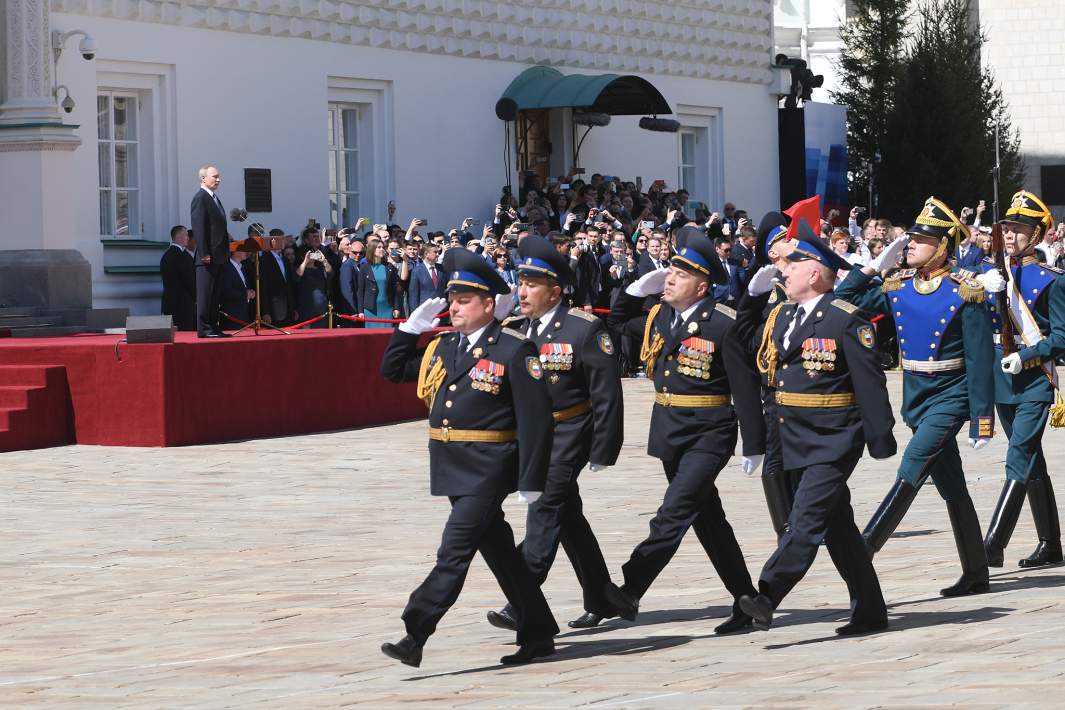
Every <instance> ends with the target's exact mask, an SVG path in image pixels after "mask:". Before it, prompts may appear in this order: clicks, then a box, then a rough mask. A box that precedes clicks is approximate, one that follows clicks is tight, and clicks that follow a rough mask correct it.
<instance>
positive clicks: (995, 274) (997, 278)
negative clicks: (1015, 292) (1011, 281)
mask: <svg viewBox="0 0 1065 710" xmlns="http://www.w3.org/2000/svg"><path fill="white" fill-rule="evenodd" d="M976 280H977V281H979V282H980V285H981V286H983V287H984V290H985V291H987V292H988V293H998V292H999V291H1005V290H1006V279H1004V278H1002V274H1000V273H999V270H998V269H991V271H987V272H985V273H982V274H977V276H976Z"/></svg>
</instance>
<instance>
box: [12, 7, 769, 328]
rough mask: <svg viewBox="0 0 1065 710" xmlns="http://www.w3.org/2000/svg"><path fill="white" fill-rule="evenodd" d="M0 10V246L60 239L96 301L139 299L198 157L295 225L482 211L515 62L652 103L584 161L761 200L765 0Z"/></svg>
mask: <svg viewBox="0 0 1065 710" xmlns="http://www.w3.org/2000/svg"><path fill="white" fill-rule="evenodd" d="M4 8H5V10H4V12H5V16H4V25H3V27H4V32H5V35H4V39H5V42H6V44H7V46H6V47H5V52H4V59H5V61H4V65H3V72H2V73H0V76H2V77H3V78H4V85H3V88H4V93H3V96H2V99H3V101H2V103H0V179H2V181H3V184H4V185H5V189H4V190H3V191H0V235H2V236H0V239H2V240H3V241H2V243H0V248H2V249H14V248H20V249H46V250H47V249H76V250H78V251H79V252H81V254H83V255H84V257H85V258H86V259H87V260H88V261H89V262H90V263H91V264H92V271H93V273H92V291H93V304H94V305H95V306H96V307H129V308H130V309H131V310H132V311H133V312H134V313H152V312H158V307H159V304H158V296H159V293H160V285H159V277H158V273H157V270H156V269H157V265H158V259H159V256H160V248H161V247H164V246H165V243H166V242H167V241H168V239H169V229H170V227H171V226H172V225H174V224H185V223H187V222H188V219H189V216H188V213H189V203H190V200H191V198H192V195H193V192H194V191H195V190H196V189H197V186H198V180H197V169H198V168H199V167H200V166H202V165H205V164H213V165H216V166H217V167H218V168H219V169H220V171H221V174H222V186H221V189H220V193H219V194H220V197H221V199H222V201H223V203H224V204H225V206H226V207H227V209H228V208H232V207H244V206H245V202H246V193H245V188H246V187H251V188H252V192H254V193H255V194H254V195H249V196H247V199H252V198H254V200H253V201H259V200H262V198H264V197H265V196H268V197H269V198H270V199H269V204H268V205H260V206H259V208H258V209H259V211H254V210H249V212H250V213H251V214H250V217H249V219H250V220H251V221H259V222H262V223H263V224H265V225H266V226H267V227H268V228H273V227H278V228H281V229H284V230H285V231H286V232H288V233H297V232H298V231H299V230H300V229H301V228H302V227H303V226H304V225H305V224H306V222H307V220H308V219H315V220H317V221H318V222H320V223H322V224H323V225H327V226H328V225H336V226H351V225H352V224H353V223H354V222H355V219H356V218H357V217H360V216H362V217H367V218H368V219H369V220H370V221H371V222H382V221H385V220H386V218H387V211H386V210H387V207H386V206H387V205H388V203H389V201H395V203H396V208H397V209H396V214H395V219H394V221H395V222H398V223H403V224H405V223H406V222H407V221H409V219H410V218H412V217H415V216H417V217H423V218H426V219H427V220H428V222H429V228H430V229H434V230H435V229H442V230H447V229H448V228H450V227H454V226H458V224H459V222H461V220H462V219H463V218H464V217H467V216H473V217H475V218H478V219H481V220H482V221H483V220H485V219H490V217H491V213H492V209H493V206H494V204H495V202H496V201H498V199H499V195H500V188H501V186H502V185H504V184H507V183H513V184H515V185H517V184H518V182H517V174H516V171H517V169H518V167H519V166H520V163H521V161H520V160H519V159H518V157H519V156H517V155H516V145H515V143H516V136H515V125H514V124H513V123H511V124H509V131H505V128H506V124H505V123H504V122H503V121H501V120H499V119H498V118H497V117H496V115H495V113H494V107H495V104H496V102H497V100H499V98H500V97H501V96H502V94H503V92H504V91H505V90H506V89H507V87H508V85H509V84H510V83H511V82H512V81H513V80H514V79H515V77H517V76H518V75H519V74H521V73H522V72H523V71H524V70H526V69H528V68H530V67H532V66H535V65H549V66H552V67H554V68H555V69H557V70H558V71H560V72H561V73H562V74H566V75H570V74H586V75H596V74H607V73H610V74H618V75H636V76H639V77H642V78H643V79H646V80H647V81H648V82H650V83H651V84H652V85H653V86H654V87H655V88H656V89H657V90H658V92H660V93H661V95H662V97H663V98H664V99H665V100H666V102H668V104H669V107H670V108H671V109H672V112H673V113H672V114H671V115H667V116H663V117H666V118H673V119H676V120H678V121H679V122H680V123H681V130H680V131H679V132H678V133H655V132H650V131H646V130H641V129H639V128H638V127H637V121H638V120H639V118H640V116H636V115H630V116H614V118H613V120H612V122H611V124H610V125H609V126H606V127H599V128H595V129H593V130H592V132H591V134H590V135H589V136H588V138H587V140H585V142H584V144H583V146H582V147H581V149H580V165H581V166H583V167H586V169H587V171H588V173H592V172H602V173H606V174H616V175H620V176H623V177H625V178H626V179H634V178H635V177H636V176H640V177H642V178H643V183H644V185H645V186H646V185H649V184H650V183H651V182H652V181H653V180H656V179H663V180H665V181H666V182H667V184H669V185H670V186H671V187H673V186H676V185H678V184H681V185H682V186H684V187H687V188H688V189H689V190H690V191H691V193H692V195H691V196H692V199H697V200H701V201H704V202H706V203H707V204H709V205H710V206H712V207H714V208H719V207H720V206H721V205H722V204H723V202H724V201H725V200H730V201H732V202H734V203H736V204H737V206H739V207H741V208H746V209H748V210H749V211H750V212H751V213H752V214H759V213H761V212H763V211H765V210H767V209H773V208H776V207H777V206H778V193H779V190H778V184H777V129H776V120H777V110H776V109H777V96H776V95H775V94H774V93H773V92H772V89H771V85H772V80H773V73H772V71H771V70H770V64H771V61H772V50H773V42H772V36H773V6H772V0H701V1H699V2H685V3H680V2H653V1H645V0H579V1H577V2H560V1H557V0H549V1H548V2H524V3H523V2H517V3H515V2H493V1H489V0H382V1H381V2H341V1H334V0H186V1H182V2H167V1H164V0H51V2H50V3H48V0H6V4H5V5H4ZM76 30H81V31H83V32H85V33H87V34H88V35H89V36H90V37H91V40H92V42H94V44H95V47H91V48H93V49H94V50H95V53H94V57H93V58H92V59H91V60H89V61H87V60H85V59H84V58H83V56H82V51H81V49H82V48H84V45H83V44H79V43H82V42H83V41H84V37H83V36H82V35H76V36H72V37H69V38H67V39H65V40H63V38H60V39H61V40H62V47H61V51H60V53H59V54H58V58H57V59H56V56H55V52H54V51H53V50H52V49H51V47H50V46H49V45H50V43H51V42H50V40H51V34H50V33H51V32H53V31H58V32H63V33H70V32H73V31H76ZM42 43H44V46H43V47H42V46H41V44H42ZM33 65H36V69H34V68H33ZM56 87H58V90H56ZM67 97H69V98H70V99H71V100H72V101H73V102H74V106H73V109H72V110H71V111H70V112H69V113H64V112H63V111H62V110H61V109H60V108H57V107H58V106H59V105H60V104H62V103H64V102H66V98H67ZM66 103H68V105H69V102H66ZM49 104H50V106H49ZM27 106H29V109H27V108H26V107H27ZM49 111H51V114H50V115H49ZM570 118H571V110H570V109H568V108H558V109H552V110H550V111H547V112H546V113H544V114H543V116H542V121H543V122H542V124H541V125H540V129H541V130H543V131H544V132H545V137H547V138H548V139H549V140H548V141H547V143H546V144H545V145H549V148H548V149H546V150H541V152H542V153H543V155H542V156H540V158H539V159H540V160H541V161H542V162H543V165H542V166H536V167H539V168H541V169H542V170H543V171H546V174H550V175H557V174H560V173H563V172H564V171H565V170H566V169H567V168H568V167H569V166H571V165H572V161H573V151H574V147H575V146H574V143H575V140H574V136H575V135H576V136H577V137H578V138H579V135H580V134H582V133H583V129H581V130H580V131H574V130H573V126H572V124H571V121H570ZM57 121H61V123H62V124H63V126H65V127H63V126H58V125H56V122H57ZM508 139H509V142H508ZM504 151H507V152H508V153H509V156H510V161H509V164H510V167H511V170H510V174H509V175H508V174H507V171H506V170H505V168H504V160H503V158H504ZM526 167H528V166H526ZM249 170H250V171H252V172H246V171H249ZM264 170H267V171H269V189H268V190H265V183H264V173H263V172H262V171H264ZM255 171H258V172H255ZM246 182H247V183H248V184H246ZM9 185H10V186H14V187H13V189H8V188H7V187H6V186H9ZM264 207H269V211H265V209H264ZM243 230H244V225H239V224H235V225H231V233H232V234H233V235H234V236H242V235H243Z"/></svg>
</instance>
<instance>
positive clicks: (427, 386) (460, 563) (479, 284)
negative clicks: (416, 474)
mask: <svg viewBox="0 0 1065 710" xmlns="http://www.w3.org/2000/svg"><path fill="white" fill-rule="evenodd" d="M444 270H445V271H446V272H447V273H448V276H449V279H448V285H447V292H448V296H449V300H450V307H449V314H450V316H451V322H452V324H453V325H454V326H455V328H456V330H457V332H453V333H444V334H441V335H438V336H437V337H436V338H434V339H433V340H432V341H431V342H430V343H429V347H428V348H426V349H425V351H424V353H423V352H418V351H417V345H418V338H419V335H420V334H421V333H422V332H424V331H426V330H428V329H429V328H431V327H432V326H433V324H434V323H433V321H434V318H435V315H436V314H437V313H438V312H439V311H440V309H441V308H442V307H443V305H444V300H443V299H441V298H435V299H429V300H428V301H426V302H425V303H423V304H422V305H421V306H419V307H418V308H416V309H415V310H414V312H413V313H412V314H411V315H410V318H408V319H407V320H406V321H405V322H404V323H403V324H401V325H400V326H399V329H398V330H396V332H395V333H394V334H393V336H392V339H391V341H390V342H389V344H388V348H387V349H386V350H385V353H384V357H383V359H382V362H381V374H382V375H384V377H385V378H386V379H388V380H390V381H392V382H410V381H414V380H417V381H418V396H419V397H422V398H423V399H424V400H425V402H426V404H427V405H428V406H429V426H430V429H429V439H430V441H429V480H430V489H431V491H432V494H433V495H437V496H447V497H448V499H449V500H450V501H451V514H450V516H449V517H448V521H447V524H446V525H445V526H444V535H443V540H442V541H441V543H440V549H439V550H438V551H437V558H436V565H435V566H434V567H433V570H432V571H431V572H430V573H429V576H428V577H427V578H426V579H425V581H424V582H422V584H421V586H419V587H418V588H417V589H415V590H414V592H413V593H412V594H411V595H410V601H408V603H407V608H406V609H404V611H403V623H404V624H405V625H406V627H407V635H406V636H405V637H404V638H403V639H402V640H401V641H399V642H398V643H394V644H392V643H386V644H384V645H382V646H381V650H382V651H383V652H384V653H385V655H387V656H390V657H392V658H395V659H397V660H400V661H402V662H403V663H406V664H407V665H411V666H417V665H419V663H421V658H422V646H424V645H425V642H426V640H427V639H428V638H429V636H430V635H431V634H432V633H433V631H435V630H436V625H437V623H439V621H440V619H441V618H442V617H443V616H444V613H445V612H447V610H448V609H449V608H450V607H451V605H452V604H454V603H455V600H456V599H457V598H458V595H459V592H460V591H461V590H462V584H463V582H464V581H465V579H466V572H467V570H468V569H469V566H470V561H471V560H472V559H473V555H474V553H476V552H478V551H480V553H481V555H482V557H484V560H485V562H486V563H487V564H488V567H489V568H490V569H491V570H492V573H493V574H494V575H495V577H496V580H497V581H498V582H499V585H500V587H502V589H503V592H504V594H506V596H507V599H509V600H510V601H511V602H512V603H513V604H514V608H515V619H516V628H517V631H518V634H517V640H518V644H519V646H520V647H519V649H518V651H517V653H515V654H513V655H509V656H504V657H503V658H502V659H501V662H502V663H504V664H513V663H524V662H527V661H530V660H532V659H534V658H537V657H540V656H546V655H549V654H551V653H554V648H555V646H554V641H553V640H552V637H553V636H554V635H555V634H556V633H558V626H557V625H556V624H555V620H554V618H553V617H552V615H551V610H550V609H548V607H547V601H546V600H545V599H544V595H543V593H542V592H541V591H540V586H539V585H538V584H536V583H535V582H534V581H533V580H532V579H530V577H529V574H528V571H527V570H526V568H525V564H524V563H523V562H522V559H521V555H520V554H519V553H518V551H517V549H516V548H515V546H514V533H513V531H512V530H511V528H510V525H509V524H508V523H507V522H506V520H505V519H504V518H503V510H502V507H501V505H502V502H503V499H504V498H505V497H506V496H507V495H508V494H510V493H513V492H514V491H516V490H517V491H519V498H522V499H524V500H527V501H532V500H535V498H536V497H537V495H538V493H537V492H538V491H542V490H543V489H544V483H545V481H546V478H547V466H548V460H549V454H550V451H551V439H552V429H553V427H552V419H551V411H552V410H551V398H550V396H549V394H548V391H547V384H546V382H545V381H544V370H543V366H542V365H541V363H540V357H539V353H538V352H537V350H536V347H535V346H534V345H533V344H532V343H531V342H529V341H528V340H527V339H526V338H525V336H524V335H523V334H521V333H518V332H516V331H513V330H509V329H506V328H503V327H502V326H501V325H500V324H499V322H498V321H497V320H496V313H497V312H498V310H497V309H500V307H501V305H502V306H503V307H506V308H509V302H512V300H511V299H499V298H498V297H499V295H500V294H507V293H508V292H509V291H510V289H509V287H508V286H507V284H506V282H504V281H503V279H502V278H500V276H499V275H498V274H497V273H496V271H495V270H494V269H493V268H492V267H491V266H490V265H489V264H488V262H486V261H485V260H484V259H482V258H480V257H479V256H477V255H476V254H474V253H473V252H470V251H467V250H465V249H451V250H449V251H448V252H447V254H445V255H444ZM498 300H507V301H509V302H507V303H503V304H499V303H497V301H498ZM419 363H420V365H419Z"/></svg>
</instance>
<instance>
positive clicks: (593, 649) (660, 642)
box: [404, 634, 713, 681]
mask: <svg viewBox="0 0 1065 710" xmlns="http://www.w3.org/2000/svg"><path fill="white" fill-rule="evenodd" d="M712 636H713V634H708V635H705V636H687V635H676V636H647V637H645V638H614V639H596V640H594V641H571V642H565V641H562V642H561V643H556V649H557V650H556V651H555V655H553V656H548V657H547V658H541V659H538V660H536V661H535V663H536V664H537V665H540V664H545V663H555V662H558V661H575V660H579V659H582V658H595V657H598V656H627V655H629V654H633V653H647V652H648V651H664V650H666V649H670V648H676V647H677V646H683V645H684V644H686V643H691V642H692V641H696V640H699V639H706V638H711V637H712ZM512 668H520V666H504V665H502V664H494V665H491V666H481V667H480V668H467V669H465V670H460V671H451V672H447V673H433V674H431V675H420V676H413V677H411V678H405V679H404V680H405V681H416V680H430V679H433V678H448V677H454V676H463V675H469V674H471V673H484V672H486V671H498V670H502V669H512Z"/></svg>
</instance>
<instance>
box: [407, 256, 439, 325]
mask: <svg viewBox="0 0 1065 710" xmlns="http://www.w3.org/2000/svg"><path fill="white" fill-rule="evenodd" d="M438 258H440V247H439V246H437V245H436V244H432V243H430V244H426V245H425V246H424V247H422V259H421V261H419V262H418V263H417V264H415V265H414V267H413V268H412V269H411V273H410V286H409V290H408V292H407V298H408V300H409V302H410V310H411V311H412V312H413V311H414V309H415V308H417V307H418V306H420V305H421V304H422V303H424V302H425V301H427V300H429V299H430V298H443V297H444V288H445V287H446V286H447V283H446V282H447V279H446V278H444V272H443V271H442V270H441V269H440V267H439V266H438V265H437V263H436V261H437V259H438Z"/></svg>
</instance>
